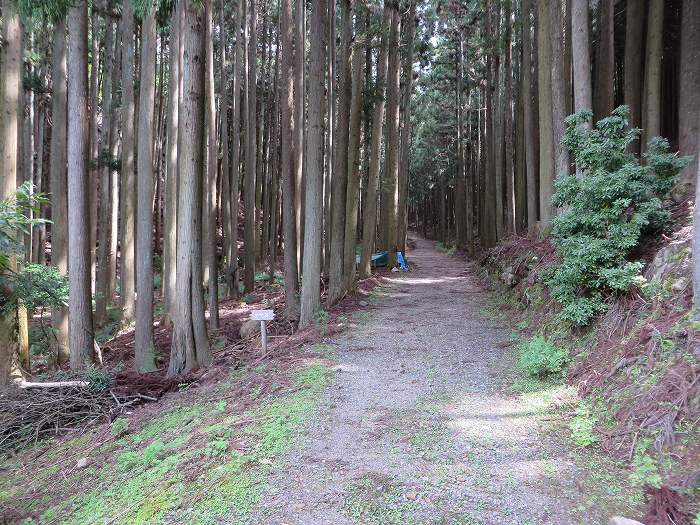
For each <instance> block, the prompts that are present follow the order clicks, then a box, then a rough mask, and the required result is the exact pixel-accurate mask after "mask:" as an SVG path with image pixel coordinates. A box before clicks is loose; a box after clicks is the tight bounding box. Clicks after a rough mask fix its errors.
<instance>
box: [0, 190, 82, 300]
mask: <svg viewBox="0 0 700 525" xmlns="http://www.w3.org/2000/svg"><path fill="white" fill-rule="evenodd" d="M46 202H48V201H47V198H46V196H45V195H43V194H41V193H34V188H33V186H32V184H31V183H29V182H25V183H24V184H22V185H21V186H20V187H19V188H17V191H16V192H15V194H14V195H13V196H12V197H10V198H8V199H5V200H3V201H2V202H0V287H1V288H2V289H3V290H4V293H3V294H2V297H0V310H2V311H9V310H13V309H15V308H17V305H18V303H19V302H20V301H21V302H22V304H23V305H24V306H26V307H27V308H29V309H34V308H39V307H42V306H43V307H50V306H59V305H62V304H65V302H66V301H67V299H68V282H67V279H66V278H65V276H64V275H62V274H61V273H60V272H59V271H58V270H57V269H56V268H54V267H49V266H43V265H39V264H27V265H24V266H21V267H20V268H18V269H17V268H15V266H16V265H15V264H14V262H13V261H15V260H17V259H18V258H19V257H20V256H21V255H22V254H23V253H24V244H23V242H22V236H23V234H27V233H29V230H30V229H31V228H32V226H35V225H38V224H43V223H46V222H47V221H46V220H44V219H37V218H33V216H38V215H39V212H40V208H41V205H42V204H45V203H46Z"/></svg>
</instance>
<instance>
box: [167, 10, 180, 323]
mask: <svg viewBox="0 0 700 525" xmlns="http://www.w3.org/2000/svg"><path fill="white" fill-rule="evenodd" d="M181 9H182V4H178V5H177V7H176V8H175V9H173V13H172V15H171V18H170V42H169V47H170V49H169V52H170V60H169V67H168V72H169V77H168V118H167V130H166V135H167V144H166V151H167V153H166V160H165V206H164V208H165V210H164V213H163V222H164V228H163V310H164V315H163V318H164V321H165V324H170V323H171V322H172V321H173V319H174V317H175V309H174V305H175V302H174V301H173V298H174V297H175V277H176V272H177V270H176V264H177V187H178V182H177V172H178V170H177V162H178V154H177V153H178V152H177V144H178V118H179V117H178V110H179V108H180V103H179V100H180V96H181V95H180V75H181V73H180V17H181V14H180V11H181Z"/></svg>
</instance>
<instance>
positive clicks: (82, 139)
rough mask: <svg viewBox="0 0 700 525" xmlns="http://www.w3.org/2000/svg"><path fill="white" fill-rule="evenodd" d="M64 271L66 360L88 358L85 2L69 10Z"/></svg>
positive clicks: (80, 363)
mask: <svg viewBox="0 0 700 525" xmlns="http://www.w3.org/2000/svg"><path fill="white" fill-rule="evenodd" d="M68 34H69V35H70V38H69V39H68V144H67V158H68V276H69V280H70V302H69V308H70V330H69V334H70V365H71V368H72V369H73V370H79V369H82V368H84V367H85V366H87V365H88V364H89V363H91V362H92V354H93V327H92V297H91V293H90V292H91V289H90V244H89V243H90V233H89V225H90V215H89V213H90V212H89V208H88V154H89V152H88V149H87V144H88V140H87V139H88V135H87V132H88V130H87V97H88V75H87V40H88V31H87V2H86V0H79V1H77V2H76V3H75V4H74V7H71V8H70V10H69V12H68Z"/></svg>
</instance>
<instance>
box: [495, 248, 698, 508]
mask: <svg viewBox="0 0 700 525" xmlns="http://www.w3.org/2000/svg"><path fill="white" fill-rule="evenodd" d="M681 256H682V257H687V251H685V252H683V254H682V255H679V256H678V257H681ZM525 257H526V258H528V257H535V256H534V255H531V254H530V255H526V256H525ZM675 262H676V263H678V265H679V266H680V265H681V263H682V261H681V263H679V262H678V261H675ZM499 264H501V265H504V266H505V267H515V266H517V264H518V263H517V262H515V263H514V262H513V261H510V260H509V261H501V262H500V263H499ZM496 268H499V266H498V265H496ZM531 268H532V269H531V270H530V272H531V274H530V276H528V277H527V278H525V279H522V280H521V281H520V282H519V283H518V284H517V286H515V287H509V286H503V285H502V284H501V283H500V281H499V277H500V270H498V272H499V273H498V274H496V275H493V276H492V278H493V279H492V280H493V281H494V283H495V285H496V287H497V293H495V294H493V298H492V301H491V303H492V304H491V305H490V306H489V307H488V308H484V309H483V310H482V314H483V315H486V316H488V317H489V318H490V319H492V320H495V321H497V322H498V324H499V325H500V324H505V325H509V326H511V327H512V333H511V340H510V342H509V344H508V347H509V348H510V349H512V353H511V354H510V356H511V358H512V363H513V366H512V367H511V371H510V375H509V379H508V385H507V386H508V387H509V388H510V391H511V392H513V393H514V394H515V395H517V396H518V397H519V399H520V400H521V402H522V403H523V404H524V405H528V406H530V405H532V404H533V403H534V404H535V405H536V406H537V407H539V408H538V409H539V410H540V411H541V413H542V414H547V417H546V421H547V422H548V425H547V426H554V427H556V430H555V434H557V435H559V436H564V437H565V439H566V440H567V441H568V443H569V445H570V447H569V448H570V449H571V450H572V451H574V453H575V458H576V461H575V462H576V464H577V465H579V466H580V468H582V469H583V470H584V471H585V472H586V478H585V481H584V484H585V485H586V487H587V488H586V492H587V493H588V492H589V493H590V494H591V495H592V496H591V497H592V498H593V499H595V500H596V501H599V502H603V501H611V500H612V501H613V502H615V505H617V506H618V507H619V508H621V509H622V510H625V509H626V514H625V515H628V516H630V517H635V516H636V517H640V516H641V515H643V513H644V511H643V510H642V508H643V506H644V505H645V504H646V503H647V502H648V501H647V499H646V498H645V492H646V491H648V490H651V489H658V488H660V487H662V486H666V487H669V486H670V487H680V488H678V489H677V490H678V491H679V493H680V495H681V497H682V498H684V499H685V501H686V502H687V505H688V506H687V510H688V512H690V513H691V514H692V515H693V516H695V513H697V512H698V510H700V487H695V488H693V487H692V486H683V485H681V483H682V482H683V479H686V477H687V476H688V473H689V472H690V471H692V469H693V465H692V462H693V461H694V459H693V458H697V453H698V450H699V447H698V443H700V427H698V425H697V415H694V414H697V412H698V409H700V405H699V404H698V402H697V400H695V401H693V400H692V399H688V400H687V403H685V404H676V403H674V402H672V401H670V399H671V397H672V396H670V395H669V394H673V393H674V392H676V390H675V389H677V388H678V386H677V385H678V383H679V381H680V382H682V381H683V379H682V378H683V377H684V375H683V374H687V373H688V372H687V371H688V370H692V369H694V367H697V365H698V358H697V356H696V355H694V354H693V352H692V348H691V347H690V346H689V345H688V341H690V339H689V334H692V333H693V332H694V331H696V330H697V329H698V326H696V325H694V324H693V323H692V320H691V319H690V316H689V313H688V311H687V306H686V303H685V301H684V300H682V299H681V297H680V293H679V291H678V287H677V286H675V285H676V282H677V281H679V278H678V277H677V276H674V275H670V276H666V277H664V280H662V281H659V280H654V279H652V280H649V281H647V282H646V285H645V286H642V287H640V288H639V294H640V299H643V300H639V301H637V302H635V303H633V306H632V307H631V308H628V307H625V308H622V309H620V307H619V306H618V305H615V304H614V303H613V302H611V303H610V304H609V305H608V308H609V309H610V314H609V315H607V316H605V317H603V318H600V319H597V320H596V321H595V322H594V323H592V324H591V325H590V326H588V327H585V328H581V327H576V326H574V325H573V324H572V323H570V322H567V321H566V320H564V319H563V318H562V316H561V315H560V306H558V305H556V303H554V302H552V301H551V297H549V296H548V294H547V291H546V289H545V287H544V285H543V283H542V274H541V273H540V270H541V268H539V267H537V266H536V265H534V266H532V267H531ZM617 312H621V313H617ZM621 323H624V329H620V328H621V327H622V324H621ZM695 369H696V368H695ZM577 391H578V392H577ZM579 392H580V393H581V395H579ZM674 395H675V394H674ZM676 398H678V396H677V395H676ZM693 403H695V404H693ZM639 407H642V408H641V409H640V408H639ZM653 418H658V419H659V420H661V421H666V420H668V418H671V420H672V421H673V425H672V427H670V426H669V427H666V426H663V427H662V426H660V425H649V426H645V420H650V421H653V420H654V419H653ZM603 446H605V447H604V448H605V450H603V449H602V447H603Z"/></svg>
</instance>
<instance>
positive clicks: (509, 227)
mask: <svg viewBox="0 0 700 525" xmlns="http://www.w3.org/2000/svg"><path fill="white" fill-rule="evenodd" d="M510 10H511V0H506V2H505V12H506V13H505V26H506V27H505V29H506V39H505V40H506V41H505V49H504V53H505V63H504V64H503V75H504V81H505V102H504V104H503V110H504V111H505V113H504V116H503V129H504V133H505V139H504V148H505V159H504V160H505V162H504V164H505V166H504V175H505V182H506V184H505V207H506V210H505V211H506V213H505V215H506V216H505V219H506V224H505V230H506V232H507V233H509V234H512V233H514V232H515V180H514V178H513V157H514V155H513V100H512V99H513V80H512V79H513V71H512V49H511V35H512V32H511V27H512V24H511V13H510Z"/></svg>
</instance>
